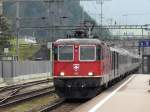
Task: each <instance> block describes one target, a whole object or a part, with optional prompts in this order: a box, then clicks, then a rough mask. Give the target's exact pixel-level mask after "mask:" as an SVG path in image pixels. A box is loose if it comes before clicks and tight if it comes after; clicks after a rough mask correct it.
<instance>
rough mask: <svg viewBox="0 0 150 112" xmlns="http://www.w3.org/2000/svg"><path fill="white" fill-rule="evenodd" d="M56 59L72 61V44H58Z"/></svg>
mask: <svg viewBox="0 0 150 112" xmlns="http://www.w3.org/2000/svg"><path fill="white" fill-rule="evenodd" d="M58 54H59V55H58V59H59V60H60V61H72V60H73V46H71V45H60V46H59V50H58Z"/></svg>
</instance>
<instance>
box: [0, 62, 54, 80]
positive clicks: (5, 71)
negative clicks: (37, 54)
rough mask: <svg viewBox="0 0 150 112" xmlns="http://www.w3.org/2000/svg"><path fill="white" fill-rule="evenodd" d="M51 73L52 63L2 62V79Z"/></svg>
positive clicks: (0, 70) (0, 74) (0, 65)
mask: <svg viewBox="0 0 150 112" xmlns="http://www.w3.org/2000/svg"><path fill="white" fill-rule="evenodd" d="M51 71H52V70H51V62H50V61H24V62H18V61H0V77H1V78H4V79H6V78H12V77H18V76H25V75H31V74H40V73H50V72H51Z"/></svg>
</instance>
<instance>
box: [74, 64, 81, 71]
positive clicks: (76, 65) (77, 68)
mask: <svg viewBox="0 0 150 112" xmlns="http://www.w3.org/2000/svg"><path fill="white" fill-rule="evenodd" d="M73 69H74V71H76V72H77V71H79V69H80V64H73Z"/></svg>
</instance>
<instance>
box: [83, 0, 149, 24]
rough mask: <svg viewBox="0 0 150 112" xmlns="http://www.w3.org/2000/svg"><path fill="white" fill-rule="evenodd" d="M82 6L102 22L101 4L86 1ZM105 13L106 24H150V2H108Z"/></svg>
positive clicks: (104, 8)
mask: <svg viewBox="0 0 150 112" xmlns="http://www.w3.org/2000/svg"><path fill="white" fill-rule="evenodd" d="M81 5H82V6H83V7H84V9H85V10H86V11H87V12H88V13H89V14H90V15H91V16H94V18H96V20H97V21H100V13H101V10H100V9H101V8H100V4H97V3H96V2H91V1H89V2H87V1H86V2H85V1H84V2H81ZM103 11H104V12H103V13H104V24H114V22H115V21H116V22H117V24H150V0H112V1H108V0H107V1H105V2H104V5H103Z"/></svg>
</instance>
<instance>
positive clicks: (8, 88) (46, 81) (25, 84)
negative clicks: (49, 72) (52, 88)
mask: <svg viewBox="0 0 150 112" xmlns="http://www.w3.org/2000/svg"><path fill="white" fill-rule="evenodd" d="M48 82H52V79H46V80H40V81H34V82H27V83H23V84H17V85H11V86H5V87H1V88H0V93H2V92H5V91H9V90H14V89H21V88H26V87H29V86H33V85H37V84H42V83H48Z"/></svg>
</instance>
